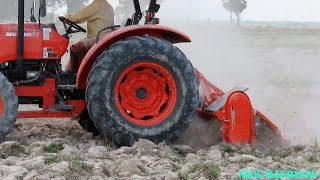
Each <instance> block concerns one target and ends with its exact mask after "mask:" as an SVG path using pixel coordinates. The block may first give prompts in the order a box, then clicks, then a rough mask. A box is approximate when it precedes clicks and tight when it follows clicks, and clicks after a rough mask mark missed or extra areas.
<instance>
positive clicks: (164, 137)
mask: <svg viewBox="0 0 320 180" xmlns="http://www.w3.org/2000/svg"><path fill="white" fill-rule="evenodd" d="M34 4H35V3H34ZM134 5H135V10H136V12H135V13H134V15H133V16H132V18H130V19H128V20H127V21H126V22H125V23H123V25H122V26H113V27H106V28H104V29H102V30H101V32H102V31H104V30H108V29H112V30H113V31H112V32H111V33H110V34H108V35H107V36H106V37H104V38H103V39H102V40H100V41H99V38H97V43H96V44H95V45H94V46H93V48H91V50H90V51H89V52H88V53H87V54H86V56H85V57H84V58H83V59H79V60H77V64H73V66H74V67H75V68H74V71H63V70H62V69H63V68H62V67H61V58H62V56H63V55H64V54H65V53H66V51H67V47H68V44H69V37H70V34H72V33H76V32H86V30H85V29H83V28H82V27H80V26H78V25H77V24H75V23H73V22H71V21H69V20H68V19H65V18H60V20H61V21H62V22H63V24H64V27H65V30H66V34H64V35H60V34H59V33H58V32H57V29H56V26H55V24H42V23H40V20H41V17H44V16H45V15H46V1H45V0H40V6H39V18H38V22H36V21H37V20H36V19H35V18H34V17H35V16H34V13H32V15H31V22H24V0H19V4H18V6H19V7H18V10H19V16H18V23H11V24H0V139H3V138H4V137H5V136H6V135H7V134H8V133H9V132H10V130H11V129H12V128H13V127H14V123H15V121H16V119H17V118H71V119H73V120H77V121H78V122H79V124H80V125H81V126H82V127H83V128H85V129H86V130H87V131H90V132H93V133H94V134H95V135H97V134H99V133H101V134H103V135H104V136H105V137H107V138H109V139H110V140H112V141H114V142H115V143H116V144H118V145H129V146H130V145H132V144H133V143H134V142H136V141H137V140H139V139H140V138H145V139H149V140H151V141H153V142H155V143H160V142H168V143H169V142H171V141H172V140H174V139H176V138H177V137H179V136H180V135H181V134H182V133H183V132H184V131H185V130H186V129H187V128H188V126H189V124H190V123H191V122H192V121H193V118H194V116H195V113H199V114H200V115H202V116H209V117H212V118H217V119H219V120H220V121H221V130H222V131H221V133H222V134H221V136H222V138H223V140H224V141H226V142H229V143H240V144H246V143H251V144H256V143H257V140H259V138H260V137H262V136H264V135H263V134H270V135H272V138H273V139H274V140H275V141H281V136H280V133H279V131H278V129H277V127H276V126H275V125H274V124H272V123H271V121H269V120H268V119H267V118H266V117H265V116H263V115H262V114H261V113H260V112H258V111H255V110H253V108H252V106H251V103H250V100H249V98H248V96H247V95H246V94H245V90H246V89H244V88H236V89H233V90H232V91H230V92H228V93H224V92H222V91H221V90H220V89H218V88H217V87H216V86H214V85H213V84H211V83H210V82H209V81H207V80H206V79H205V78H204V77H203V75H202V74H201V73H200V72H199V71H198V70H196V69H195V68H194V67H193V65H192V64H191V63H190V61H189V60H188V58H187V57H186V56H185V54H184V53H183V52H182V51H181V50H179V49H178V48H177V47H175V46H174V45H173V44H175V43H182V42H191V39H190V38H189V37H188V36H187V35H185V34H183V33H181V32H179V31H177V30H175V29H172V28H169V27H164V26H160V25H159V19H158V18H156V17H155V15H156V13H157V12H158V10H159V9H160V5H159V4H157V1H156V0H151V2H150V6H149V8H148V9H147V10H146V11H145V13H146V14H145V16H144V15H143V12H142V11H141V9H140V5H139V1H138V0H134ZM34 8H35V5H34V6H33V8H32V12H34ZM143 17H145V22H144V24H143V25H141V24H142V23H140V21H141V19H142V18H143ZM139 24H140V25H139ZM97 37H99V35H98V36H97ZM70 64H72V62H70ZM199 87H201V88H199ZM200 89H202V90H203V97H200V95H199V92H200ZM19 104H36V105H39V108H40V110H38V111H18V105H19ZM258 130H260V132H262V133H258ZM270 137H271V136H270Z"/></svg>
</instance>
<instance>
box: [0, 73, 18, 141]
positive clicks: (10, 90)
mask: <svg viewBox="0 0 320 180" xmlns="http://www.w3.org/2000/svg"><path fill="white" fill-rule="evenodd" d="M0 96H1V99H2V115H1V117H0V141H1V140H3V138H4V137H5V136H6V135H7V134H9V132H10V131H11V129H12V128H13V127H14V123H15V122H16V120H17V116H18V106H19V103H18V97H17V96H16V93H15V89H14V87H13V85H12V84H11V83H10V82H9V81H8V79H7V78H6V77H5V76H4V75H3V74H2V73H0Z"/></svg>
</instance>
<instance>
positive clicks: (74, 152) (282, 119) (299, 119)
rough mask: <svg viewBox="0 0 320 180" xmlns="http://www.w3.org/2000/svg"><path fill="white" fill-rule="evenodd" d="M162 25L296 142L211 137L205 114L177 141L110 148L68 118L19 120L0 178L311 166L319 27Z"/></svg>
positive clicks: (202, 66) (213, 175)
mask: <svg viewBox="0 0 320 180" xmlns="http://www.w3.org/2000/svg"><path fill="white" fill-rule="evenodd" d="M164 24H167V25H170V26H172V27H175V28H177V29H181V30H182V31H184V32H186V33H187V34H189V35H190V36H191V38H192V39H193V42H192V44H183V45H178V46H179V47H180V48H181V49H182V50H183V51H184V52H185V53H186V55H187V56H188V57H189V59H190V60H191V62H192V63H193V64H194V66H195V67H197V68H198V69H199V70H200V71H201V72H203V74H204V75H206V76H207V78H208V79H209V80H211V81H212V82H213V83H214V84H216V85H217V86H220V87H221V88H222V89H223V90H226V91H227V90H229V89H231V88H233V87H234V86H246V87H249V88H250V90H249V92H248V94H249V95H250V97H251V98H252V103H253V105H254V106H255V107H256V108H257V109H259V110H261V111H262V112H264V113H265V114H266V115H267V116H268V117H270V119H271V120H273V121H274V122H275V123H276V124H277V125H278V126H279V128H280V129H281V131H282V132H283V134H284V136H285V137H286V138H287V139H289V140H290V141H291V143H292V144H295V145H296V146H293V147H291V146H290V147H286V148H285V149H278V148H274V149H272V150H271V151H268V152H264V151H262V150H255V149H252V148H250V147H249V146H243V147H240V146H231V145H227V144H219V145H216V146H212V143H213V141H211V137H212V136H211V135H212V134H214V132H215V131H216V129H215V128H214V127H213V124H214V123H210V122H204V123H195V124H196V125H195V126H193V128H194V127H196V128H195V130H190V131H189V132H192V133H189V134H187V138H186V139H187V140H186V141H183V143H182V144H181V143H176V144H174V145H164V144H160V145H155V144H153V143H151V142H149V141H146V140H141V141H140V142H138V143H136V144H135V145H134V146H133V147H121V148H119V147H116V146H115V145H114V144H113V143H112V142H110V141H108V140H105V139H103V138H102V137H101V136H97V137H93V136H92V134H90V133H86V132H84V131H83V130H82V129H81V127H80V126H79V125H78V124H77V122H72V121H70V120H68V119H62V120H56V119H39V120H35V119H31V120H23V119H20V120H18V121H17V123H16V125H15V128H14V130H13V131H12V132H11V133H10V134H9V135H8V136H7V137H6V139H5V142H3V143H2V144H0V179H7V180H9V179H23V180H30V179H56V180H63V179H166V180H175V179H201V180H204V179H226V180H227V179H239V172H240V170H262V171H266V170H271V171H274V170H300V169H305V170H314V171H316V172H318V173H320V150H319V146H318V144H317V143H316V141H317V138H319V137H320V131H319V130H317V128H318V127H319V125H320V123H319V121H318V118H317V114H316V112H317V109H316V108H317V107H320V101H319V100H320V91H319V88H320V80H319V78H318V77H320V72H319V71H318V67H319V65H320V63H319V61H318V58H319V55H320V50H319V47H320V36H319V35H320V31H319V29H310V28H307V27H281V28H280V27H259V26H243V27H241V28H234V27H230V26H227V25H222V24H213V23H210V22H205V23H203V22H201V23H194V22H193V23H192V25H191V24H190V23H180V24H179V26H177V23H169V22H164ZM81 36H82V35H76V36H74V37H73V39H72V42H75V41H77V40H78V39H79V38H80V37H81ZM186 144H187V145H190V146H191V147H192V148H191V147H189V146H186ZM297 144H300V145H297ZM304 144H308V145H307V146H304ZM302 179H303V178H302Z"/></svg>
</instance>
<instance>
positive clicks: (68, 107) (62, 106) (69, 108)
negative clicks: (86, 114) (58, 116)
mask: <svg viewBox="0 0 320 180" xmlns="http://www.w3.org/2000/svg"><path fill="white" fill-rule="evenodd" d="M74 108H75V107H74V106H72V105H66V104H63V103H61V104H53V105H52V106H51V108H50V109H51V110H54V111H72V110H74Z"/></svg>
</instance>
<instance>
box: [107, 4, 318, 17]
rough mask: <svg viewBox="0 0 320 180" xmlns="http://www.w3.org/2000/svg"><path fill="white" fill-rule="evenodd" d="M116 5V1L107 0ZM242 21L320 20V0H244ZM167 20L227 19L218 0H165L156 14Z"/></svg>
mask: <svg viewBox="0 0 320 180" xmlns="http://www.w3.org/2000/svg"><path fill="white" fill-rule="evenodd" d="M128 1H129V0H128ZM109 2H110V3H111V4H112V5H117V2H118V0H109ZM247 2H248V8H247V9H246V10H245V11H244V12H243V14H242V20H256V21H320V0H247ZM158 16H159V17H162V18H168V19H211V20H227V19H228V17H229V16H228V14H227V13H226V11H225V10H224V9H223V7H222V5H221V0H165V2H164V3H163V6H162V8H161V9H160V12H159V14H158Z"/></svg>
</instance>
